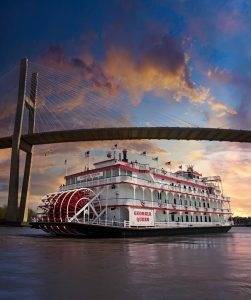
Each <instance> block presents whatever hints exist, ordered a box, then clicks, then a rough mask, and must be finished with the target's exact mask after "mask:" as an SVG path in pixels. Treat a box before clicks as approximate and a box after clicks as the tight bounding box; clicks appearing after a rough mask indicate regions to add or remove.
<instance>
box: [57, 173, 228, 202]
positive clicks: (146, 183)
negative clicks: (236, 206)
mask: <svg viewBox="0 0 251 300" xmlns="http://www.w3.org/2000/svg"><path fill="white" fill-rule="evenodd" d="M117 182H128V183H133V184H141V185H144V186H148V187H149V188H157V189H165V190H168V191H170V192H173V193H186V194H190V195H192V196H195V197H200V198H201V197H205V198H206V197H209V199H211V200H224V201H229V197H222V196H219V195H213V196H210V195H209V194H207V193H206V191H205V192H204V193H202V192H199V191H194V190H193V189H191V190H190V189H189V188H188V187H187V188H186V189H184V187H182V186H181V187H178V186H172V185H170V184H167V183H164V182H161V181H160V180H159V181H157V182H154V181H152V180H147V179H143V178H137V177H134V176H126V175H120V176H116V177H109V178H102V179H95V180H90V181H85V182H79V183H75V184H69V185H63V186H60V188H59V190H60V192H62V191H66V190H72V189H77V188H84V187H93V186H100V185H107V184H113V183H114V184H116V183H117Z"/></svg>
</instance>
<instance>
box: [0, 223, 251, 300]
mask: <svg viewBox="0 0 251 300" xmlns="http://www.w3.org/2000/svg"><path fill="white" fill-rule="evenodd" d="M74 298H75V299H99V298H100V299H238V300H240V299H251V228H233V229H232V230H231V231H230V232H229V233H226V234H212V235H200V236H196V235H194V236H182V237H181V236H180V237H169V238H168V237H159V238H130V239H73V238H54V237H50V236H49V235H47V234H45V233H43V232H42V231H39V230H35V229H31V228H3V227H0V299H1V300H9V299H34V300H35V299H39V300H40V299H41V300H42V299H74Z"/></svg>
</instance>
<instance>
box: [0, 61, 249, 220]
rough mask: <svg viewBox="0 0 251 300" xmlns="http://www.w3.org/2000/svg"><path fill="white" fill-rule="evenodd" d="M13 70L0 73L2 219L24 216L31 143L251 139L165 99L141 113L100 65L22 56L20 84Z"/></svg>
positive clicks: (242, 132)
mask: <svg viewBox="0 0 251 300" xmlns="http://www.w3.org/2000/svg"><path fill="white" fill-rule="evenodd" d="M67 68H68V69H69V70H68V69H67ZM17 71H18V68H17V67H14V68H13V69H12V70H11V71H10V72H8V73H7V74H5V75H4V76H2V77H0V89H1V90H3V93H2V96H1V99H0V105H1V107H2V108H1V107H0V108H1V115H0V121H1V125H2V126H1V128H0V149H6V148H11V149H12V155H11V170H10V181H9V198H8V207H7V214H6V221H7V222H15V223H16V222H17V223H20V222H22V221H23V219H24V215H25V209H26V199H27V195H28V190H29V183H30V174H31V165H32V156H33V146H35V145H42V144H53V143H65V142H80V141H100V140H140V139H166V140H171V139H172V140H207V141H228V142H246V143H250V142H251V131H250V130H238V129H229V128H204V127H199V126H196V125H195V124H192V123H191V122H190V121H186V120H183V119H181V118H179V117H176V116H174V115H172V114H170V113H169V112H168V109H167V108H166V107H165V103H163V104H162V106H163V110H162V109H161V108H160V111H157V112H156V109H155V107H154V105H153V103H152V102H151V101H145V102H146V103H145V104H144V105H145V107H144V113H143V114H141V113H140V112H139V109H138V103H135V102H134V101H132V103H131V102H128V96H129V95H128V94H127V92H126V91H124V90H123V89H122V88H121V87H120V86H119V82H118V83H116V82H115V83H114V82H112V81H111V80H110V78H106V77H105V75H104V74H102V73H101V74H100V71H99V70H96V71H95V72H91V71H90V70H88V69H86V68H83V67H82V68H77V70H76V68H73V67H72V66H71V65H67V66H66V67H65V66H64V69H63V70H57V71H56V72H55V70H54V69H53V68H52V69H50V68H48V67H44V66H43V65H40V64H36V63H31V64H30V65H29V68H28V60H27V59H23V60H22V61H21V64H20V71H19V85H18V84H17V82H14V81H13V80H10V79H11V78H13V74H16V73H17ZM13 82H14V84H13ZM17 86H18V90H17ZM16 94H18V102H17V106H16V105H15V103H14V102H13V99H15V97H16ZM15 106H16V109H15ZM25 108H27V109H25ZM15 110H16V115H15V118H14V114H13V112H14V111H15ZM148 112H152V114H150V115H149V113H148ZM149 120H150V121H149ZM24 121H27V122H26V123H25V122H24ZM167 125H169V126H167ZM20 150H23V151H25V152H26V161H25V169H24V176H23V185H22V192H21V200H20V205H19V207H18V185H19V156H20Z"/></svg>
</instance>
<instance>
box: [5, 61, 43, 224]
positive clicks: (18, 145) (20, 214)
mask: <svg viewBox="0 0 251 300" xmlns="http://www.w3.org/2000/svg"><path fill="white" fill-rule="evenodd" d="M27 70H28V59H27V58H24V59H22V60H21V62H20V73H19V88H18V100H17V110H16V117H15V125H14V132H13V135H12V152H11V166H10V179H9V196H8V205H7V211H6V216H5V221H6V222H7V223H13V224H15V223H16V224H18V223H19V224H20V223H21V222H22V221H23V219H24V215H25V211H26V210H27V209H26V197H27V194H28V190H29V183H30V170H31V165H32V151H33V149H32V146H31V145H29V144H27V143H25V142H24V141H23V140H21V134H22V127H23V115H24V105H25V106H26V107H27V108H28V110H29V126H28V128H29V134H30V133H33V131H34V126H35V101H36V95H37V78H38V75H37V73H34V74H32V78H31V93H30V98H29V97H26V82H27ZM20 150H23V151H25V152H26V161H25V169H24V176H23V185H22V195H21V201H20V207H19V209H18V198H19V197H18V196H19V160H20ZM26 215H27V214H26Z"/></svg>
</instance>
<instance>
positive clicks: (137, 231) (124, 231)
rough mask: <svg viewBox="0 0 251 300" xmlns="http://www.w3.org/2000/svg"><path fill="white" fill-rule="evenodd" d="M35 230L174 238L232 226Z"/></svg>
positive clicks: (42, 225) (74, 225) (74, 226)
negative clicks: (174, 236)
mask: <svg viewBox="0 0 251 300" xmlns="http://www.w3.org/2000/svg"><path fill="white" fill-rule="evenodd" d="M30 224H31V226H32V227H33V228H37V229H42V230H44V231H45V232H48V233H52V234H54V235H61V236H62V235H64V236H83V237H144V236H173V235H186V234H189V235H191V234H207V233H225V232H228V231H229V230H230V229H231V226H212V227H209V226H207V227H195V226H194V227H179V228H173V227H172V228H154V227H148V228H146V227H143V228H139V227H130V228H125V227H115V226H102V225H92V224H81V223H66V222H65V223H61V222H60V223H56V222H51V223H49V222H46V223H42V222H31V223H30Z"/></svg>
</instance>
